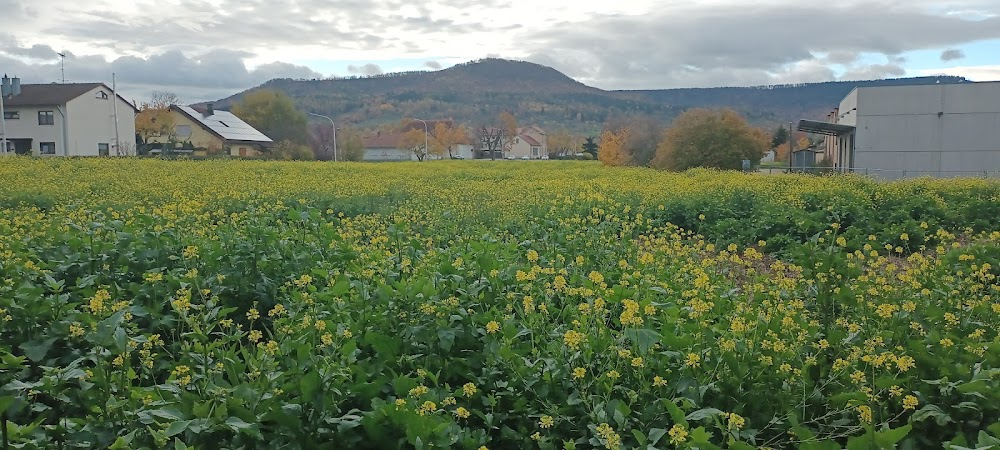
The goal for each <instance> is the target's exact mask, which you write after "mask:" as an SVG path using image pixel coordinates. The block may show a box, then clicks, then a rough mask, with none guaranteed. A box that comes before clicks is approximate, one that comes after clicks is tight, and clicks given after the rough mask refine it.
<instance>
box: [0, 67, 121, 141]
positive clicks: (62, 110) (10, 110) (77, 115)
mask: <svg viewBox="0 0 1000 450" xmlns="http://www.w3.org/2000/svg"><path fill="white" fill-rule="evenodd" d="M3 86H4V87H3V91H2V94H3V95H4V99H3V103H4V114H3V120H4V123H3V125H4V126H3V129H5V130H6V138H7V148H6V149H0V150H6V151H7V152H8V153H17V154H21V155H37V156H114V155H131V154H135V115H136V112H137V111H136V109H135V106H133V105H132V104H131V103H129V102H128V101H126V100H125V99H123V98H121V96H117V95H114V94H113V93H112V90H111V88H109V87H108V86H107V85H105V84H104V83H72V84H25V85H20V80H18V79H16V78H14V79H10V78H7V76H6V75H5V76H4V78H3ZM116 119H117V123H116Z"/></svg>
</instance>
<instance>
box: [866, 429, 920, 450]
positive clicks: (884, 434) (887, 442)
mask: <svg viewBox="0 0 1000 450" xmlns="http://www.w3.org/2000/svg"><path fill="white" fill-rule="evenodd" d="M911 429H913V425H905V426H902V427H899V428H892V429H888V430H885V431H878V432H876V433H875V443H876V444H878V446H879V447H880V448H895V446H896V444H898V443H899V441H902V440H903V438H905V437H906V436H907V435H908V434H910V430H911Z"/></svg>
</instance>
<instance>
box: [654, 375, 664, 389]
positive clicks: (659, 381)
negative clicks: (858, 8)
mask: <svg viewBox="0 0 1000 450" xmlns="http://www.w3.org/2000/svg"><path fill="white" fill-rule="evenodd" d="M666 385H667V380H664V379H663V377H661V376H659V375H657V376H655V377H653V386H656V387H663V386H666Z"/></svg>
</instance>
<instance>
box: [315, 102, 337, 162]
mask: <svg viewBox="0 0 1000 450" xmlns="http://www.w3.org/2000/svg"><path fill="white" fill-rule="evenodd" d="M309 115H310V116H316V117H321V118H323V119H326V120H329V121H330V126H331V127H333V160H334V161H336V160H337V124H336V123H334V122H333V119H331V118H329V117H327V116H324V115H322V114H316V113H309Z"/></svg>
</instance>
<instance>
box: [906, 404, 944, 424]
mask: <svg viewBox="0 0 1000 450" xmlns="http://www.w3.org/2000/svg"><path fill="white" fill-rule="evenodd" d="M927 419H934V420H935V421H936V422H937V424H938V425H941V426H944V425H947V424H948V423H949V422H951V421H952V420H951V416H949V415H948V414H946V413H945V412H944V411H942V410H941V408H938V407H937V406H935V405H926V406H924V407H923V408H920V409H919V410H917V412H915V413H913V415H912V416H910V422H922V421H924V420H927Z"/></svg>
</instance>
